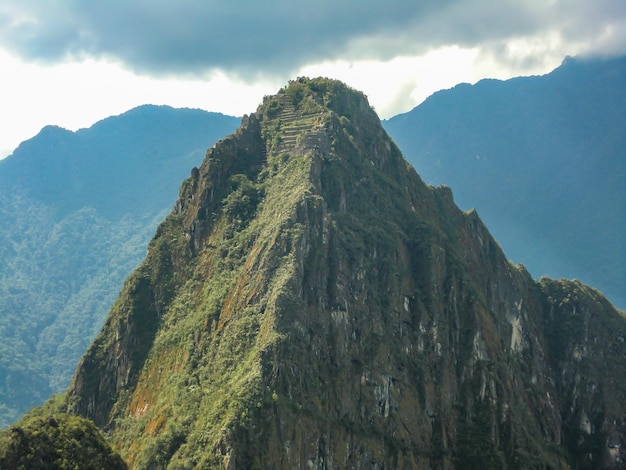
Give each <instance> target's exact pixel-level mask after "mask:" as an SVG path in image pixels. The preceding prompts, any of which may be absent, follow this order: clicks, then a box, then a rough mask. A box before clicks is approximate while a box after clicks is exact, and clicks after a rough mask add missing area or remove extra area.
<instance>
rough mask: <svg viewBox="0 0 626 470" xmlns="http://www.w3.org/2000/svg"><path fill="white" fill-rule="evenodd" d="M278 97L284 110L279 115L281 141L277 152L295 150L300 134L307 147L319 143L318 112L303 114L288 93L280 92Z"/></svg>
mask: <svg viewBox="0 0 626 470" xmlns="http://www.w3.org/2000/svg"><path fill="white" fill-rule="evenodd" d="M276 97H277V98H278V99H279V100H280V102H281V104H282V111H281V113H280V114H279V116H278V118H279V119H280V122H281V132H280V133H281V142H280V145H279V147H278V150H277V153H279V154H280V153H287V152H291V151H293V150H294V149H295V147H296V145H297V144H298V137H299V136H301V139H303V142H304V144H305V147H307V148H313V147H315V146H316V145H317V144H319V140H320V136H319V135H318V132H317V131H315V130H314V127H315V121H316V119H317V117H318V114H317V113H316V114H302V113H300V112H299V111H298V110H297V109H296V108H294V106H293V104H292V103H291V100H290V99H289V97H288V96H287V95H284V94H279V95H277V96H276Z"/></svg>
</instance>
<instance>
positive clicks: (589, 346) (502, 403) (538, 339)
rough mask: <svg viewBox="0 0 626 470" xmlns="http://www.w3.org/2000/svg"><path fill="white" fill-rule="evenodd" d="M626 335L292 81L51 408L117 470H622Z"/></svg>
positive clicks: (589, 299) (333, 99) (577, 288)
mask: <svg viewBox="0 0 626 470" xmlns="http://www.w3.org/2000/svg"><path fill="white" fill-rule="evenodd" d="M625 334H626V320H625V318H624V316H623V315H622V314H621V313H620V312H618V311H617V310H615V309H614V308H613V307H612V306H611V304H610V303H609V302H608V301H607V300H606V299H605V298H604V297H603V296H602V295H601V294H599V293H598V292H596V291H594V290H593V289H591V288H589V287H586V286H584V285H582V284H580V283H577V282H569V281H552V280H548V279H545V280H543V281H542V282H541V283H537V282H535V281H534V280H533V279H532V278H531V277H530V275H529V274H528V272H527V271H526V270H525V269H524V268H523V267H520V266H514V265H512V264H511V263H509V262H508V261H507V259H506V258H505V256H504V254H503V252H502V251H501V249H500V247H499V246H498V244H497V243H496V242H495V241H494V239H493V238H492V237H491V235H490V234H489V232H488V231H487V229H486V228H485V226H484V225H483V223H482V222H481V220H480V218H479V217H478V215H477V213H476V212H475V211H470V212H462V211H460V210H459V209H458V208H457V207H456V206H455V204H454V202H453V199H452V193H451V191H450V190H449V189H448V188H446V187H438V188H433V187H429V186H427V185H425V184H424V183H423V182H422V181H421V180H420V178H419V176H418V175H417V174H416V172H415V171H414V170H413V168H412V167H411V166H410V165H409V164H408V163H407V162H406V161H405V160H404V158H403V157H402V155H401V154H400V151H399V150H398V148H397V147H396V145H395V144H394V143H393V142H392V141H391V139H390V138H389V137H388V136H387V135H386V133H385V131H384V130H383V128H382V127H381V124H380V121H379V119H378V117H377V116H376V114H375V113H374V112H373V110H372V109H371V108H370V107H369V105H368V103H367V100H366V98H365V97H364V95H362V94H361V93H358V92H356V91H354V90H351V89H349V88H348V87H346V86H345V85H343V84H341V83H339V82H336V81H332V80H327V79H315V80H308V79H298V80H297V81H293V82H290V84H289V86H287V87H286V88H285V89H283V90H281V91H280V92H279V93H278V94H277V95H276V96H273V97H267V98H266V99H265V100H264V103H263V104H262V105H261V106H260V107H259V108H258V109H257V111H256V112H255V113H253V114H251V115H250V116H248V117H245V118H244V120H243V123H242V127H241V128H240V129H239V130H237V132H236V133H235V134H233V135H231V136H229V137H228V138H226V139H224V140H223V141H221V142H220V143H218V144H217V145H216V146H215V147H213V148H212V149H210V150H209V152H208V153H207V155H206V158H205V160H204V162H203V163H202V165H201V166H200V167H199V168H194V169H193V170H192V172H191V176H190V177H189V178H187V179H186V180H185V181H184V183H183V185H182V186H181V189H180V194H179V199H178V201H177V203H176V205H175V208H174V210H173V211H172V213H171V214H170V215H169V216H168V217H167V218H166V219H165V221H164V222H163V223H162V224H161V225H160V226H159V228H158V230H157V233H156V235H155V237H154V238H153V239H152V241H151V242H150V245H149V248H148V254H147V256H146V258H145V260H144V261H143V263H142V264H141V265H140V266H139V267H138V269H137V270H136V271H135V272H134V273H133V274H132V275H131V276H130V277H129V278H128V279H127V280H126V282H125V283H124V287H123V289H122V292H121V294H120V296H119V298H118V300H117V301H116V303H115V304H114V306H113V308H112V310H111V312H110V314H109V317H108V319H107V321H106V323H105V325H104V328H103V330H102V331H101V333H100V334H99V335H98V336H97V338H96V339H95V341H94V343H93V344H92V345H91V346H90V348H89V349H88V351H87V353H86V354H85V356H84V357H83V358H82V360H81V362H80V364H79V366H78V368H77V371H76V374H75V376H74V379H73V381H72V385H71V386H70V389H69V391H68V394H67V398H66V400H67V409H68V411H70V412H71V413H75V414H79V415H81V416H84V417H87V418H89V419H92V420H93V421H94V422H95V423H96V424H97V425H98V426H99V427H101V428H102V429H104V430H105V431H106V432H107V435H108V436H110V439H111V442H112V444H113V445H114V447H115V448H116V449H119V452H120V453H121V455H122V456H123V457H124V458H125V460H126V461H127V463H128V464H129V466H130V467H132V468H166V467H168V468H285V469H287V468H305V467H307V468H328V469H332V468H363V469H366V468H367V469H369V468H481V469H482V468H587V467H594V466H604V467H606V468H611V467H612V468H618V467H619V466H620V465H621V462H623V459H624V457H625V455H624V450H623V449H624V445H626V436H625V434H624V431H625V429H624V426H625V423H624V416H625V415H626V413H625V412H626V409H625V407H626V405H625V403H626V400H624V390H625V383H624V380H625V377H626V376H625V374H624V372H626V355H625V354H624V353H625V350H624V335H625ZM608 364H610V369H609V368H608V367H609V366H608ZM609 370H610V371H611V372H609Z"/></svg>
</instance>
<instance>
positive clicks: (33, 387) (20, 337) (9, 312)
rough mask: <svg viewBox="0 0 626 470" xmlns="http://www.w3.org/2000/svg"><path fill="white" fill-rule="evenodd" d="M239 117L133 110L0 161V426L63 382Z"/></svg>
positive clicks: (53, 133)
mask: <svg viewBox="0 0 626 470" xmlns="http://www.w3.org/2000/svg"><path fill="white" fill-rule="evenodd" d="M238 124H239V119H237V118H234V117H229V116H224V115H221V114H215V113H207V112H205V111H200V110H190V109H172V108H169V107H157V106H142V107H139V108H135V109H133V110H131V111H129V112H127V113H124V114H122V115H120V116H115V117H111V118H108V119H105V120H103V121H100V122H98V123H96V124H95V125H94V126H92V127H91V128H89V129H82V130H79V131H77V132H70V131H67V130H65V129H61V128H58V127H53V126H49V127H46V128H44V129H42V131H41V132H40V133H39V134H38V135H37V136H35V137H33V138H32V139H30V140H28V141H26V142H24V143H22V144H21V145H20V146H19V147H18V148H17V149H16V150H15V152H14V153H13V155H11V156H9V157H7V158H6V159H5V160H2V161H0V426H6V425H8V424H9V423H10V422H12V421H14V420H15V419H17V418H18V417H19V416H20V415H21V414H22V413H23V412H24V411H25V410H26V409H28V407H30V406H33V405H36V404H40V403H43V401H44V400H46V399H47V398H49V397H50V395H51V394H52V393H54V392H58V391H61V390H63V389H64V388H65V387H66V386H67V384H68V382H69V379H70V376H71V373H72V371H73V369H74V367H75V366H76V362H77V361H78V359H79V357H80V356H81V355H82V354H83V353H84V351H85V349H86V347H87V345H88V344H89V342H90V341H91V340H92V339H93V337H94V335H95V334H96V332H97V331H99V329H100V327H101V326H102V322H103V321H104V318H105V316H106V314H107V312H108V310H109V308H110V307H111V305H112V303H113V300H114V299H115V296H116V295H117V294H118V292H119V290H120V288H121V284H122V281H123V279H124V278H125V277H126V276H127V275H128V273H129V272H130V271H131V270H132V269H133V268H134V267H135V266H136V265H137V263H139V261H140V260H141V258H142V257H143V255H144V254H145V250H146V245H147V243H148V240H149V239H150V237H151V236H152V235H153V233H154V229H155V227H156V224H157V223H158V222H159V220H161V219H162V217H163V216H164V215H165V214H166V213H167V211H168V210H170V209H171V207H172V204H173V203H174V201H175V200H176V195H177V191H178V186H179V184H180V181H181V180H182V179H183V178H184V177H185V176H187V175H188V174H189V170H190V168H191V167H193V166H194V165H197V164H198V163H199V162H201V161H202V159H203V157H204V154H205V152H206V150H207V148H208V147H210V146H211V145H212V144H213V143H214V142H215V141H216V140H218V139H219V138H221V137H223V136H225V135H227V134H228V133H230V132H232V130H233V129H234V128H235V127H236V126H237V125H238Z"/></svg>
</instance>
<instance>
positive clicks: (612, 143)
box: [384, 57, 626, 308]
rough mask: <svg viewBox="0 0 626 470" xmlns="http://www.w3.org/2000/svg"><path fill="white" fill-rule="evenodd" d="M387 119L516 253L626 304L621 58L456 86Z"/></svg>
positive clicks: (409, 152) (536, 269)
mask: <svg viewBox="0 0 626 470" xmlns="http://www.w3.org/2000/svg"><path fill="white" fill-rule="evenodd" d="M384 126H385V129H386V130H387V131H388V132H389V134H390V135H391V136H392V138H393V139H394V141H395V142H396V143H397V144H398V145H399V146H400V148H401V149H402V151H403V152H404V154H405V156H406V157H407V159H408V160H409V161H410V162H411V163H412V164H413V165H414V166H415V167H416V169H417V171H418V173H419V174H420V175H421V176H422V178H424V181H426V182H428V183H430V184H433V185H438V184H446V185H449V186H450V187H452V188H454V192H455V198H456V201H457V203H458V204H459V206H460V207H462V208H464V209H469V208H470V207H474V208H476V209H477V210H478V211H479V213H480V214H481V217H482V218H483V220H485V223H486V224H487V226H488V227H489V228H490V230H491V232H492V233H493V234H494V236H495V238H496V239H497V240H498V242H500V243H501V245H502V246H503V248H504V249H505V251H506V253H507V255H508V256H509V257H511V259H513V260H515V261H516V262H521V263H524V265H525V266H526V267H527V268H528V269H529V271H530V272H531V273H532V274H533V275H534V276H535V277H539V276H543V275H548V276H551V277H567V278H576V279H580V280H581V281H583V282H586V283H589V284H591V285H593V286H595V287H597V288H599V289H601V290H602V291H603V292H604V293H605V294H606V295H607V296H608V298H609V299H611V300H612V301H613V302H614V303H615V304H616V305H618V306H619V307H621V308H626V290H625V289H624V286H626V269H624V263H623V261H624V259H626V237H625V236H624V233H626V187H625V186H624V184H623V182H624V180H625V179H626V173H625V171H626V57H620V58H613V59H594V60H591V59H588V60H583V59H571V58H568V59H566V60H565V61H564V62H563V64H562V65H561V66H560V67H559V68H557V69H556V70H554V71H553V72H551V73H549V74H547V75H544V76H536V77H520V78H514V79H512V80H506V81H499V80H482V81H480V82H478V83H477V84H476V85H473V86H470V85H468V84H463V85H458V86H456V87H454V88H453V89H451V90H446V91H441V92H438V93H435V94H434V95H433V96H431V97H430V98H429V99H427V100H426V101H425V102H424V103H422V104H421V105H419V106H418V107H416V108H415V109H413V110H412V111H411V112H409V113H406V114H402V115H398V116H395V117H393V118H392V119H390V120H389V121H386V122H385V123H384Z"/></svg>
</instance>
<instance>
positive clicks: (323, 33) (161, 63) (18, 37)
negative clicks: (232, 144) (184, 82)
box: [0, 0, 626, 74]
mask: <svg viewBox="0 0 626 470" xmlns="http://www.w3.org/2000/svg"><path fill="white" fill-rule="evenodd" d="M625 4H626V2H624V0H597V1H596V0H594V1H593V2H592V1H591V0H555V1H551V2H550V1H545V0H544V1H541V2H540V1H534V0H531V1H529V0H503V1H499V2H495V1H493V0H465V1H459V0H421V1H420V0H385V1H382V0H376V1H374V0H317V1H315V2H310V1H306V2H305V1H297V0H265V1H258V0H228V1H227V0H176V1H175V0H151V1H149V0H107V1H105V0H94V1H84V0H48V1H40V0H4V2H3V4H2V6H0V45H2V46H3V47H5V48H7V49H9V50H12V51H14V52H16V53H18V54H20V55H22V56H23V57H25V58H27V59H30V60H39V61H57V60H60V59H62V58H65V57H68V56H78V57H81V56H93V57H109V58H114V59H117V60H120V61H122V62H124V63H125V64H126V66H128V67H130V68H133V69H135V70H138V71H141V72H146V73H153V74H159V73H191V74H193V73H202V72H204V71H207V70H211V69H216V68H219V69H224V70H229V71H231V72H238V73H240V74H246V73H249V72H252V71H254V72H257V73H279V74H280V73H289V72H293V71H295V70H296V69H297V68H298V67H299V66H301V65H303V64H306V63H310V62H312V61H321V60H326V59H328V60H332V59H337V58H342V59H346V60H352V59H390V58H392V57H395V56H398V55H406V54H416V53H420V52H424V51H425V50H427V49H429V48H432V47H437V46H444V45H452V44H456V45H461V46H475V45H480V44H482V43H486V42H491V43H494V42H502V41H506V40H507V38H510V37H517V38H519V37H524V36H529V35H534V34H537V33H541V32H543V31H547V30H557V31H560V32H561V33H562V34H563V37H565V38H571V39H572V40H576V41H586V40H589V41H592V40H593V38H595V37H597V36H598V35H600V34H601V33H602V32H603V31H604V32H606V28H607V27H610V25H611V24H614V25H615V24H617V25H618V26H619V25H620V22H621V25H622V26H623V25H624V18H625V17H626V8H625V7H624V5H625ZM622 37H623V35H622Z"/></svg>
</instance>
